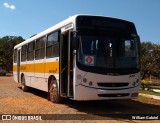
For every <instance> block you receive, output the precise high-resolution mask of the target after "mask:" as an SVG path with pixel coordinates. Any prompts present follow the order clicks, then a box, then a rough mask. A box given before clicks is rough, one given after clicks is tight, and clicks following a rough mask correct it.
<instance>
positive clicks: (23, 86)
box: [21, 76, 29, 92]
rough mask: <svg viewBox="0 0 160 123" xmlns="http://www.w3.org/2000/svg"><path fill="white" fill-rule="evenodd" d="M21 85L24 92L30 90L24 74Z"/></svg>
mask: <svg viewBox="0 0 160 123" xmlns="http://www.w3.org/2000/svg"><path fill="white" fill-rule="evenodd" d="M21 86H22V90H23V91H24V92H26V91H28V90H29V88H28V86H26V83H25V78H24V76H22V80H21Z"/></svg>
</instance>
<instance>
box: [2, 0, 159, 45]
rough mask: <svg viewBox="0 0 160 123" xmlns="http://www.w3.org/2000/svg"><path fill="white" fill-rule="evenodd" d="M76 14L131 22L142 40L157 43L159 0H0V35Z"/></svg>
mask: <svg viewBox="0 0 160 123" xmlns="http://www.w3.org/2000/svg"><path fill="white" fill-rule="evenodd" d="M75 14H92V15H103V16H110V17H116V18H121V19H124V20H128V21H131V22H134V23H135V25H136V28H137V32H138V34H139V36H140V39H141V41H151V42H152V43H155V44H160V0H0V37H4V36H6V35H9V36H22V37H23V38H24V39H27V38H29V37H30V36H32V35H34V34H38V33H39V32H42V31H44V30H45V29H47V28H49V27H51V26H53V25H55V24H57V23H59V22H61V21H63V20H64V19H67V18H68V17H70V16H73V15H75Z"/></svg>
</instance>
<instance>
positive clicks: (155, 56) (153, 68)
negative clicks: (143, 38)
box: [141, 42, 160, 79]
mask: <svg viewBox="0 0 160 123" xmlns="http://www.w3.org/2000/svg"><path fill="white" fill-rule="evenodd" d="M150 75H153V76H156V77H160V45H157V44H153V43H151V42H142V43H141V76H142V79H144V78H146V77H149V76H150Z"/></svg>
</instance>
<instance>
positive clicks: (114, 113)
mask: <svg viewBox="0 0 160 123" xmlns="http://www.w3.org/2000/svg"><path fill="white" fill-rule="evenodd" d="M46 96H47V93H45V92H43V91H39V90H36V89H31V90H30V91H29V92H23V91H22V90H21V87H20V86H19V85H18V84H17V83H16V82H15V81H14V80H13V77H12V76H7V77H3V76H0V114H1V115H2V114H12V115H13V114H16V115H17V114H24V115H27V114H28V115H30V114H32V115H33V114H35V115H38V114H40V115H43V114H49V115H47V116H46V117H49V118H51V119H53V120H54V119H55V118H57V119H58V120H54V121H56V122H61V121H62V120H63V122H73V123H75V122H85V123H88V122H95V123H96V122H99V123H103V122H139V123H141V122H158V120H132V116H147V115H148V116H158V115H159V117H160V100H154V99H150V98H147V97H143V96H139V97H138V98H137V99H134V100H106V101H84V102H83V101H72V100H65V101H64V102H63V103H62V104H54V103H52V102H50V101H48V100H47V98H46ZM52 114H55V115H52ZM57 114H58V115H57ZM43 118H45V116H44V117H43ZM0 119H1V118H0ZM69 119H71V120H69ZM53 120H46V121H45V122H53ZM0 122H1V121H0ZM12 122H13V121H12ZM15 122H17V121H15ZM18 122H21V121H18ZM32 122H34V121H32ZM37 122H39V121H37Z"/></svg>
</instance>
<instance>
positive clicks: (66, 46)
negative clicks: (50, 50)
mask: <svg viewBox="0 0 160 123" xmlns="http://www.w3.org/2000/svg"><path fill="white" fill-rule="evenodd" d="M70 34H71V32H70V31H66V32H65V33H63V34H61V40H60V73H59V75H60V95H61V96H62V97H73V67H72V66H73V64H72V63H73V62H72V61H73V54H72V48H71V45H70V44H71V36H70Z"/></svg>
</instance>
